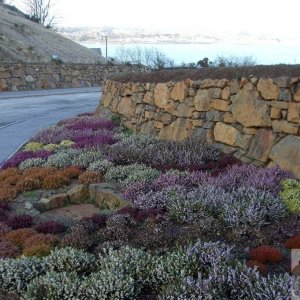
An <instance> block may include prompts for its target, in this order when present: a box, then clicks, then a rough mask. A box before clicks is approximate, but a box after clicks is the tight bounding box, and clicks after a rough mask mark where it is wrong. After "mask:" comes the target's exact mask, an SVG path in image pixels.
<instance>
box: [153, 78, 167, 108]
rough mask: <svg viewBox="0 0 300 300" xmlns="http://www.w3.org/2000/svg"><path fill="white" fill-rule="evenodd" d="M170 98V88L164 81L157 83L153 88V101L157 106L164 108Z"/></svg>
mask: <svg viewBox="0 0 300 300" xmlns="http://www.w3.org/2000/svg"><path fill="white" fill-rule="evenodd" d="M169 99H170V90H169V88H168V86H167V84H166V83H158V84H157V85H156V86H155V89H154V103H155V105H156V106H158V107H159V108H165V107H166V106H167V104H168V102H169Z"/></svg>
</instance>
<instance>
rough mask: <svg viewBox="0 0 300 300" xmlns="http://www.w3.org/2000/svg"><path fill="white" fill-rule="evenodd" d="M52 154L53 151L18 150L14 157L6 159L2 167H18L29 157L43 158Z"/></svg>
mask: <svg viewBox="0 0 300 300" xmlns="http://www.w3.org/2000/svg"><path fill="white" fill-rule="evenodd" d="M51 154H52V151H45V150H39V151H20V152H17V153H16V154H15V155H14V156H13V157H12V158H10V159H8V160H6V161H5V162H4V164H3V166H2V169H7V168H15V167H18V166H19V165H20V164H21V163H22V162H23V161H24V160H26V159H29V158H42V159H46V158H48V157H49V156H50V155H51Z"/></svg>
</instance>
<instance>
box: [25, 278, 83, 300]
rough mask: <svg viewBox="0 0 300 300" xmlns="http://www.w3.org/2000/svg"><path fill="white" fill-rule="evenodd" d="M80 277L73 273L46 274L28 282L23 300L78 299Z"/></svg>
mask: <svg viewBox="0 0 300 300" xmlns="http://www.w3.org/2000/svg"><path fill="white" fill-rule="evenodd" d="M80 284H81V279H80V277H79V276H78V275H77V274H76V273H73V272H59V273H58V272H47V273H46V274H45V275H43V276H39V277H36V278H34V279H33V280H31V281H30V283H29V284H28V286H27V289H26V293H25V294H24V298H23V299H24V300H54V299H78V298H77V292H78V288H79V286H80Z"/></svg>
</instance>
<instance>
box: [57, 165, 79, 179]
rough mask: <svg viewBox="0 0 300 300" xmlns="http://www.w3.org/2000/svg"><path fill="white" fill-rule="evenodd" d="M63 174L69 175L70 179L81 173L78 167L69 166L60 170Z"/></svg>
mask: <svg viewBox="0 0 300 300" xmlns="http://www.w3.org/2000/svg"><path fill="white" fill-rule="evenodd" d="M62 173H63V174H64V175H66V176H67V177H69V178H70V179H77V178H78V177H79V175H80V174H81V173H82V171H81V170H80V168H79V167H77V166H71V167H68V168H66V169H64V170H63V171H62Z"/></svg>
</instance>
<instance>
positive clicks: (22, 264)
mask: <svg viewBox="0 0 300 300" xmlns="http://www.w3.org/2000/svg"><path fill="white" fill-rule="evenodd" d="M44 273H45V263H44V261H43V260H41V259H39V258H35V257H30V258H24V257H22V258H19V259H14V258H10V259H0V291H4V292H9V291H11V292H16V293H22V292H24V291H25V290H26V287H27V285H28V283H29V282H30V281H31V280H32V279H34V278H36V277H38V276H40V275H42V274H44Z"/></svg>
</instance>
